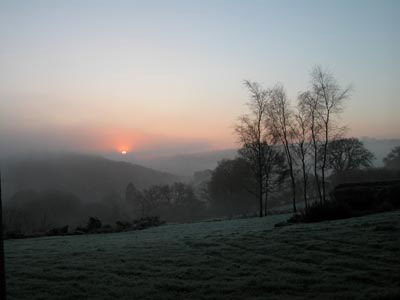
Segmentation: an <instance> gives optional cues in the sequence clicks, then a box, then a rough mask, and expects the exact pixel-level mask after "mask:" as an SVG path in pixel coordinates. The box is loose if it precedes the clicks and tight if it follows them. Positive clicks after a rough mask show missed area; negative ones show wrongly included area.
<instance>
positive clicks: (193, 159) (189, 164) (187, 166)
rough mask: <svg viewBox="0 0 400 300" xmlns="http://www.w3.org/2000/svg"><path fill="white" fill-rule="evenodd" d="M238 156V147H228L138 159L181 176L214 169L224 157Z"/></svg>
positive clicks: (144, 163)
mask: <svg viewBox="0 0 400 300" xmlns="http://www.w3.org/2000/svg"><path fill="white" fill-rule="evenodd" d="M236 156H237V149H226V150H219V151H210V152H199V153H191V154H180V155H174V156H168V157H156V158H152V159H141V158H140V157H138V158H137V159H136V161H137V162H138V163H140V164H141V165H144V166H146V167H150V168H153V169H156V170H162V171H165V172H170V173H173V174H178V175H181V176H193V174H194V173H195V172H198V171H203V170H213V169H215V167H216V166H217V164H218V162H219V161H221V160H223V159H232V158H234V157H236Z"/></svg>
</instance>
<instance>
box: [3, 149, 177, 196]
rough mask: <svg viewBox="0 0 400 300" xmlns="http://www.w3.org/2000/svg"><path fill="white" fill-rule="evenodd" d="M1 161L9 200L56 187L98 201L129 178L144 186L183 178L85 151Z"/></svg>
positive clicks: (5, 190)
mask: <svg viewBox="0 0 400 300" xmlns="http://www.w3.org/2000/svg"><path fill="white" fill-rule="evenodd" d="M1 165H2V179H3V192H4V195H5V200H7V199H9V198H10V197H11V196H12V195H13V194H14V193H15V192H17V191H19V190H24V189H33V190H37V191H41V190H46V189H53V190H54V189H55V190H63V191H68V192H70V193H73V194H75V195H77V196H78V197H79V198H81V200H83V201H98V200H100V199H101V198H102V197H104V195H105V194H107V193H111V192H117V193H124V191H125V187H126V185H127V184H128V183H129V182H133V183H134V184H135V186H136V187H138V188H139V189H142V188H146V187H148V186H150V185H154V184H170V183H173V182H175V181H180V180H181V177H179V176H175V175H172V174H169V173H166V172H159V171H155V170H152V169H149V168H145V167H142V166H140V165H135V164H132V163H129V162H119V161H113V160H109V159H105V158H103V157H100V156H91V155H82V154H57V155H56V154H49V155H43V154H42V155H34V156H30V157H16V158H12V159H7V160H6V161H3V163H2V164H1Z"/></svg>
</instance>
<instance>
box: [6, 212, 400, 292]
mask: <svg viewBox="0 0 400 300" xmlns="http://www.w3.org/2000/svg"><path fill="white" fill-rule="evenodd" d="M287 218H288V216H285V215H280V216H273V217H267V218H261V219H259V218H254V219H246V220H233V221H221V222H204V223H196V224H186V225H165V226H162V227H158V228H153V229H148V230H144V231H136V232H126V233H115V234H99V235H86V236H68V237H48V238H37V239H26V240H9V241H6V244H5V247H6V259H7V266H6V267H7V280H8V292H9V296H10V299H134V298H137V299H400V285H399V284H400V272H399V270H400V212H390V213H384V214H377V215H370V216H366V217H361V218H353V219H347V220H340V221H331V222H323V223H318V224H300V225H293V226H288V227H283V228H274V224H275V223H278V222H281V221H283V220H285V219H287Z"/></svg>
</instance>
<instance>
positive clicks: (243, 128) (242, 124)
mask: <svg viewBox="0 0 400 300" xmlns="http://www.w3.org/2000/svg"><path fill="white" fill-rule="evenodd" d="M245 86H246V87H247V89H248V90H249V92H250V101H249V102H248V103H247V105H248V107H249V110H250V113H249V114H247V115H243V116H241V117H240V118H239V121H238V123H237V124H236V126H235V133H236V135H237V136H238V139H239V142H240V143H241V145H242V149H241V151H239V154H240V156H242V157H243V158H244V159H245V160H246V161H248V162H249V164H250V165H251V167H252V170H253V172H254V176H255V179H256V182H257V186H258V188H257V192H256V196H257V198H258V202H259V215H260V217H262V216H263V194H264V171H265V169H264V165H265V153H266V151H265V147H266V146H267V145H269V144H268V138H269V134H268V132H267V131H266V128H265V120H266V117H267V109H268V102H269V97H270V91H268V90H264V89H262V88H261V87H260V86H259V85H258V84H257V83H255V82H250V81H245Z"/></svg>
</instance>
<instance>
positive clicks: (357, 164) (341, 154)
mask: <svg viewBox="0 0 400 300" xmlns="http://www.w3.org/2000/svg"><path fill="white" fill-rule="evenodd" d="M321 151H322V149H321ZM373 159H374V155H373V154H372V153H371V152H370V151H369V150H368V149H366V148H365V147H364V144H363V143H362V142H361V141H360V140H359V139H357V138H345V139H337V140H333V141H331V142H329V144H328V147H327V167H328V168H331V169H332V170H333V171H334V172H335V173H338V172H343V171H347V170H354V169H360V168H368V167H371V166H372V161H373Z"/></svg>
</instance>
